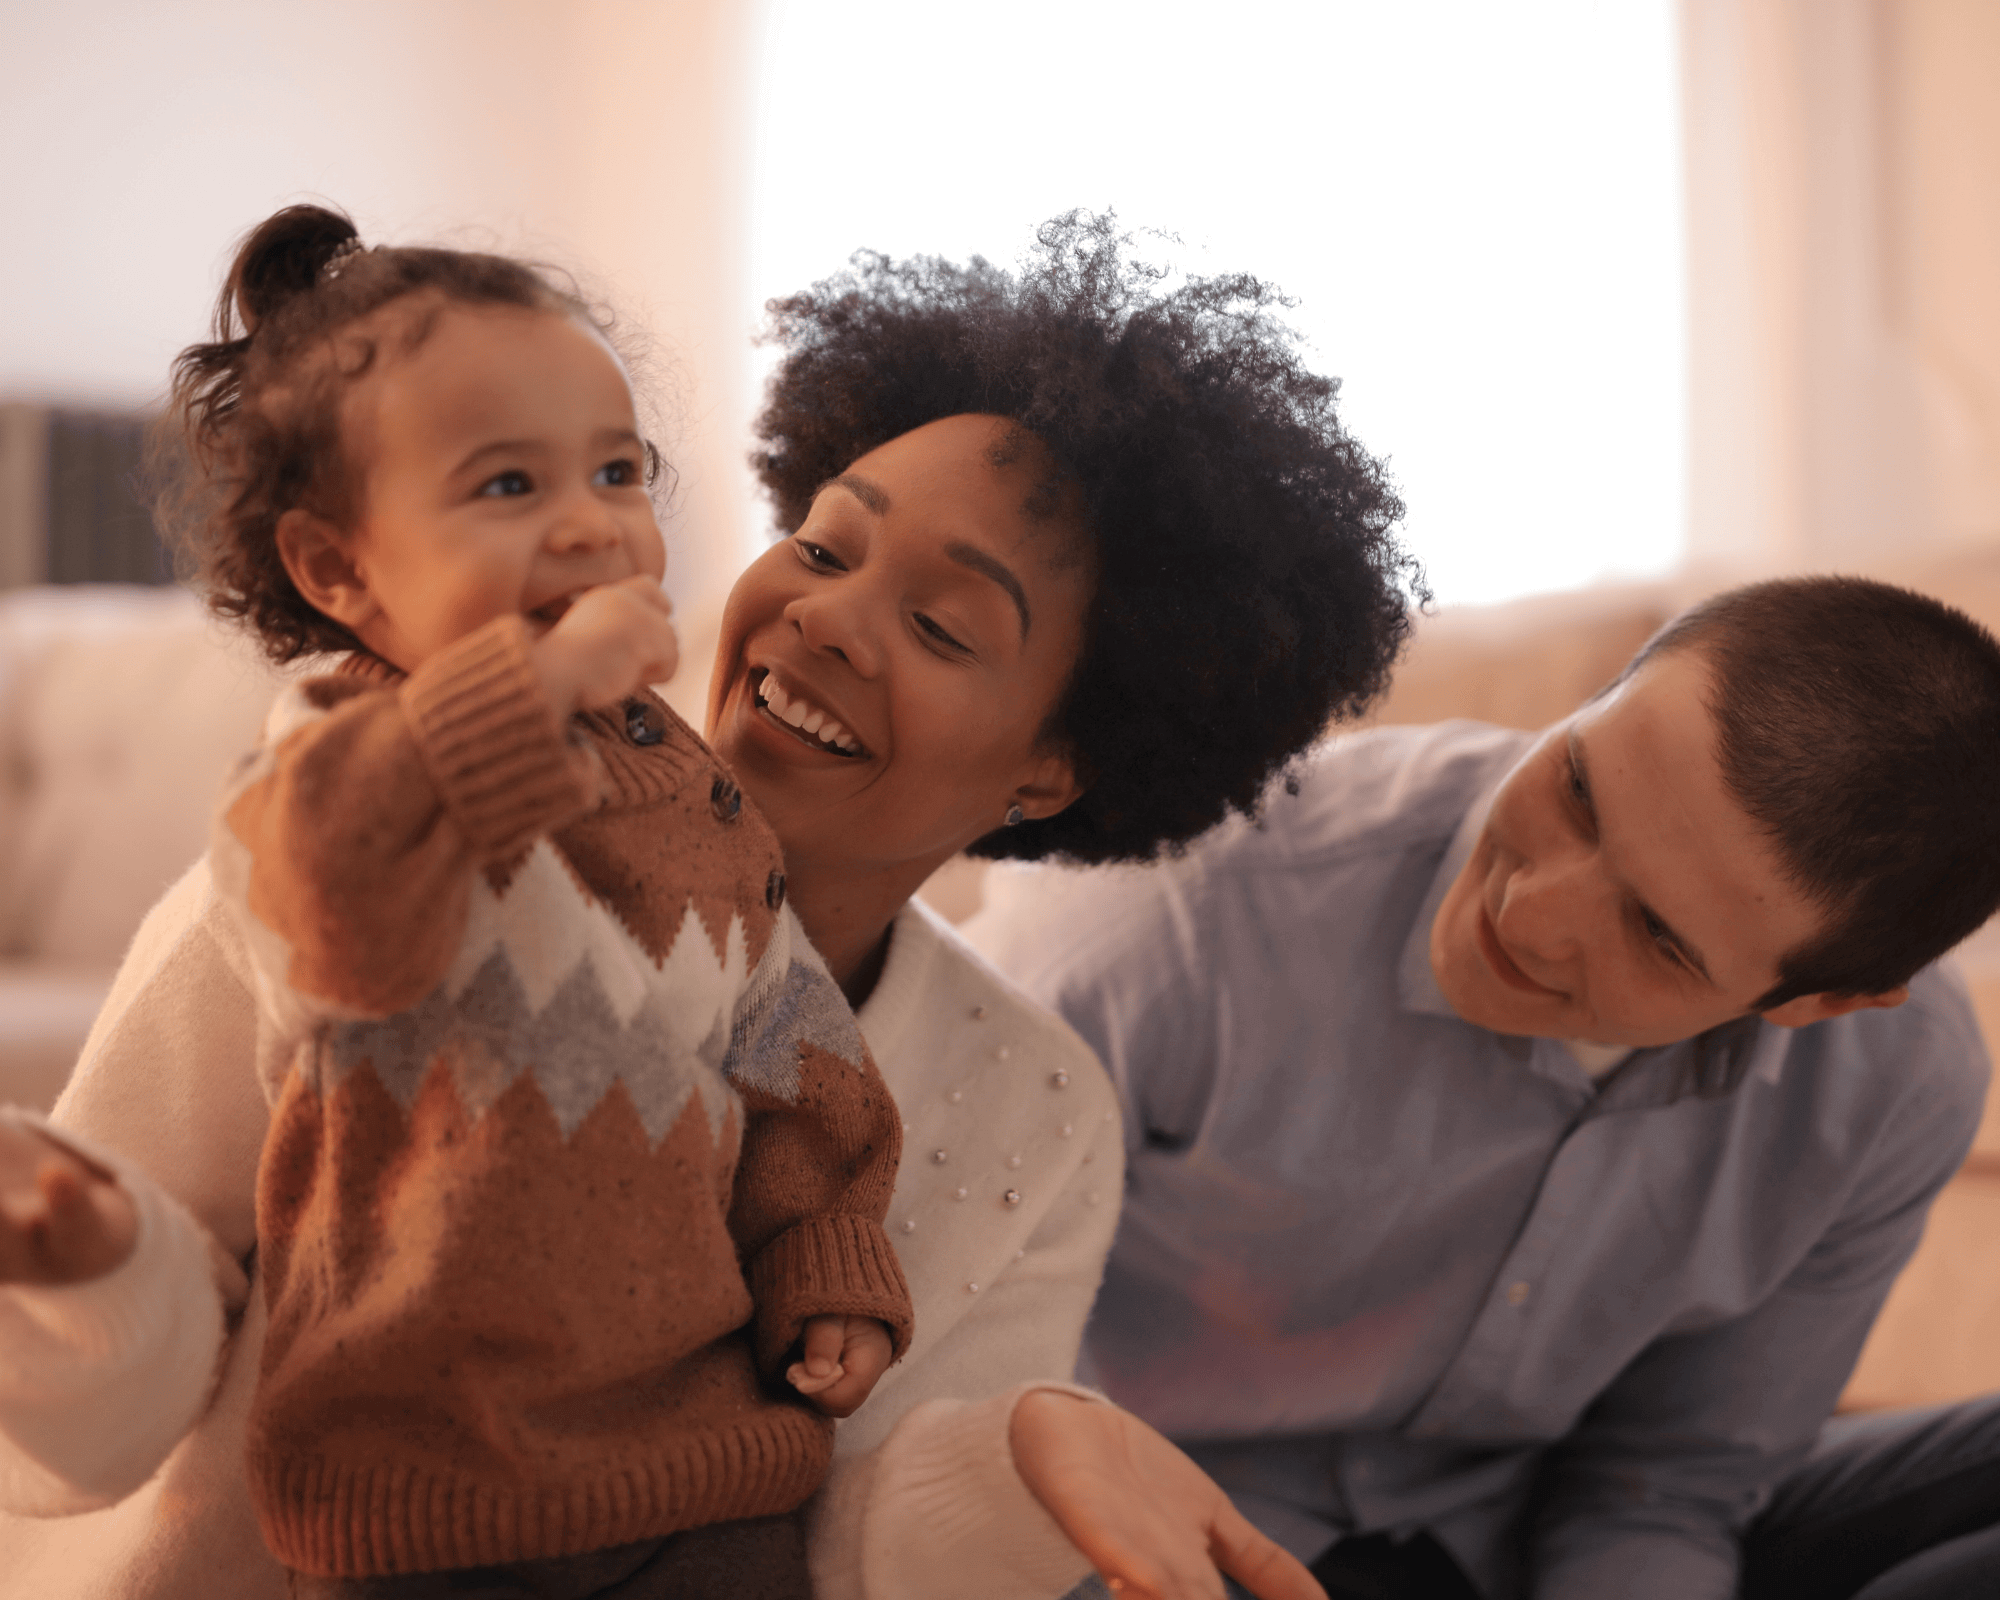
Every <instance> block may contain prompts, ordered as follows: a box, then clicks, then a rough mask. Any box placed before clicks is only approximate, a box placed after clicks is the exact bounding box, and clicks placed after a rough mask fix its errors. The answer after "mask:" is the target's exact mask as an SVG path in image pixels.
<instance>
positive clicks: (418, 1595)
mask: <svg viewBox="0 0 2000 1600" xmlns="http://www.w3.org/2000/svg"><path fill="white" fill-rule="evenodd" d="M290 1576H291V1580H292V1600H751V1597H755V1600H812V1580H811V1578H810V1577H809V1576H808V1574H807V1571H806V1542H805V1534H804V1531H803V1529H802V1527H801V1525H800V1522H799V1519H798V1517H797V1516H789V1517H752V1518H748V1519H746V1520H744V1521H741V1522H718V1523H715V1524H713V1525H712V1526H710V1527H706V1528H690V1529H688V1530H687V1531H686V1532H685V1533H676V1534H671V1535H669V1536H668V1537H667V1538H664V1539H645V1540H641V1541H640V1542H639V1543H638V1544H621V1545H618V1546H615V1547H614V1548H612V1549H609V1550H592V1551H589V1552H588V1553H586V1554H584V1555H579V1556H558V1557H555V1558H554V1559H552V1560H548V1561H513V1562H509V1563H507V1565H505V1566H499V1567H457V1568H453V1569H451V1570H449V1571H445V1572H408V1573H401V1574H398V1575H397V1576H395V1577H389V1578H315V1577H311V1576H309V1575H307V1574H306V1573H303V1572H294V1573H292V1574H291V1575H290Z"/></svg>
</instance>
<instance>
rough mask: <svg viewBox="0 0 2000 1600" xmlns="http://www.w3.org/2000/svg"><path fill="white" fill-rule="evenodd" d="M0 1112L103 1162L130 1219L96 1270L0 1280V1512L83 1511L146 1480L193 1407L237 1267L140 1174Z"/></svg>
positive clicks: (209, 1378)
mask: <svg viewBox="0 0 2000 1600" xmlns="http://www.w3.org/2000/svg"><path fill="white" fill-rule="evenodd" d="M0 1116H4V1117H5V1118H6V1120H7V1121H8V1122H10V1123H12V1124H13V1125H14V1126H16V1127H26V1128H33V1129H35V1130H37V1131H39V1132H42V1133H45V1134H47V1135H48V1136H50V1137H51V1138H53V1139H55V1140H56V1141H57V1142H59V1143H61V1144H64V1145H67V1146H70V1147H72V1148H74V1149H75V1150H76V1151H77V1152H78V1153H79V1154H80V1155H83V1156H86V1157H88V1158H89V1159H90V1160H92V1161H95V1162H97V1163H98V1164H99V1165H101V1166H103V1167H105V1168H107V1169H108V1170H110V1171H111V1172H112V1173H114V1174H115V1175H116V1176H117V1178H118V1181H119V1182H120V1184H122V1185H123V1186H124V1188H125V1191H126V1193H127V1194H129V1195H130V1196H131V1198H132V1202H133V1208H134V1210H135V1212H136V1213H137V1219H138V1228H137V1232H136V1235H135V1237H134V1239H133V1245H132V1253H131V1255H130V1256H128V1257H127V1258H126V1259H125V1260H124V1261H123V1262H121V1263H120V1264H119V1265H118V1266H116V1267H114V1268H113V1269H112V1270H111V1271H110V1272H107V1273H106V1274H104V1275H103V1276H102V1277H100V1278H93V1279H91V1280H90V1281H89V1282H87V1283H78V1284H66V1285H63V1286H61V1287H55V1288H48V1287H40V1286H31V1285H25V1284H16V1285H11V1286H7V1287H4V1288H0V1506H4V1507H5V1508H6V1509H7V1510H10V1511H14V1512H18V1513H22V1514H25V1515H29V1516H62V1515H68V1514H70V1513H73V1512H78V1511H89V1510H94V1509H96V1508H98V1507H100V1506H106V1505H110V1504H112V1503H113V1502H114V1501H117V1500H120V1499H122V1498H123V1497H124V1496H125V1495H127V1494H130V1493H131V1492H132V1491H133V1490H134V1489H136V1488H138V1487H139V1485H140V1484H142V1483H144V1482H145V1481H146V1479H147V1478H149V1477H151V1476H152V1474H153V1472H154V1471H155V1470H156V1469H157V1468H158V1467H159V1465H160V1463H161V1462H163V1461H164V1460H165V1459H166V1458H167V1455H168V1454H169V1453H170V1452H171V1451H172V1449H173V1447H174V1446H175V1444H177V1443H178V1442H179V1441H180V1439H181V1437H182V1435H183V1434H185V1433H186V1432H187V1431H188V1429H189V1428H190V1427H192V1426H193V1424H194V1422H195V1420H196V1418H198V1417H199V1416H200V1415H201V1412H202V1411H203V1409H204V1408H205V1407H206V1406H207V1404H208V1399H209V1395H210V1392H211V1390H212V1389H213V1386H214V1379H215V1373H216V1366H217V1357H218V1355H219V1354H220V1352H221V1349H222V1340H223V1333H224V1328H225V1310H224V1298H225V1295H228V1296H229V1297H230V1298H232V1299H235V1300H238V1301H239V1302H240V1299H241V1295H242V1291H243V1283H244V1280H243V1275H242V1271H241V1269H240V1268H238V1267H237V1266H236V1264H235V1263H234V1262H233V1261H230V1260H229V1259H228V1258H227V1256H226V1255H224V1254H222V1252H221V1251H220V1248H219V1247H218V1246H216V1245H215V1243H214V1241H213V1239H212V1237H211V1236H210V1234H209V1232H208V1230H207V1229H206V1228H204V1227H202V1226H201V1224H200V1223H198V1222H197V1221H195V1219H194V1217H193V1216H192V1215H191V1214H189V1212H188V1211H187V1209H186V1208H185V1207H183V1206H182V1205H181V1204H180V1203H179V1202H178V1201H177V1200H175V1199H173V1198H172V1197H171V1196H170V1195H168V1194H167V1193H166V1192H165V1191H164V1190H163V1189H161V1188H160V1187H159V1185H157V1184H156V1183H154V1182H152V1180H151V1179H149V1178H147V1177H146V1176H145V1175H144V1174H143V1173H139V1172H136V1171H135V1170H134V1169H132V1168H131V1167H130V1166H129V1165H128V1164H127V1163H125V1162H122V1161H120V1160H118V1159H117V1158H115V1157H113V1156H110V1155H109V1154H107V1153H106V1152H104V1151H102V1150H99V1149H96V1148H95V1147H93V1146H90V1145H88V1144H86V1143H85V1142H84V1141H82V1140H80V1139H77V1138H76V1137H75V1136H74V1135H72V1134H70V1133H67V1132H65V1131H63V1130H59V1129H54V1128H50V1127H49V1126H48V1124H47V1123H46V1122H45V1121H44V1120H43V1119H42V1118H40V1117H38V1116H35V1115H33V1114H32V1113H28V1112H23V1111H20V1110H17V1109H15V1108H13V1107H7V1108H4V1110H0Z"/></svg>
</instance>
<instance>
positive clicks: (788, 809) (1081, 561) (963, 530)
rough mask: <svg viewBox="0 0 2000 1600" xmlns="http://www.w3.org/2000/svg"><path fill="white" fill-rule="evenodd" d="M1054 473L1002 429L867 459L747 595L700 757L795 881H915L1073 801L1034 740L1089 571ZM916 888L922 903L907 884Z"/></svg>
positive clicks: (926, 431)
mask: <svg viewBox="0 0 2000 1600" xmlns="http://www.w3.org/2000/svg"><path fill="white" fill-rule="evenodd" d="M1049 476H1050V464H1049V461H1048V457H1047V454H1046V452H1045V451H1044V450H1043V448H1042V447H1041V446H1040V445H1039V444H1038V443H1037V442H1036V441H1035V440H1034V439H1033V437H1032V436H1031V435H1027V434H1025V433H1023V432H1022V431H1021V430H1020V429H1019V428H1017V427H1015V426H1014V425H1013V424H1012V423H1009V422H1008V421H1006V420H1005V419H1004V418H1000V417H990V416H976V415H961V416H953V417H944V418H941V419H939V420H938V421H935V422H930V423H926V424H925V425H924V426H923V427H920V428H916V429H913V430H912V431H910V432H909V433H906V434H903V435H902V436H901V437H899V438H896V439H892V440H890V441H889V442H888V443H887V444H885V445H882V446H881V447H879V448H878V449H875V450H871V451H870V452H869V453H868V454H867V455H865V456H863V457H861V459H860V460H858V461H856V462H855V463H854V464H853V465H852V466H851V467H849V468H848V470H847V471H846V472H844V473H842V474H841V475H840V476H839V477H838V478H835V479H834V480H833V481H832V482H830V483H828V484H826V485H825V486H824V487H823V488H822V489H821V490H820V492H819V494H818V495H817V496H816V497H815V498H814V500H813V504H812V510H811V511H810V513H809V514H808V515H807V517H806V520H805V523H804V525H803V526H802V527H800V529H799V530H798V532H797V533H795V534H794V535H793V536H792V537H791V538H789V539H786V540H783V541H782V542H780V543H778V544H776V545H773V546H772V547H771V548H770V549H769V550H768V551H766V552H765V554H764V555H763V556H762V557H761V558H759V559H758V560H757V561H756V562H755V563H754V564H753V565H752V566H751V567H750V568H749V570H748V571H746V572H745V573H744V574H743V576H742V577H741V578H740V579H738V580H737V584H736V587H735V589H734V590H733V591H732V592H731V594H730V597H729V605H728V608H727V609H726V611H725V612H724V614H723V623H722V637H721V641H720V643H719V645H718V648H717V655H716V671H715V679H714V685H713V687H712V689H711V691H710V695H709V713H708V720H709V740H710V742H711V743H712V744H713V745H714V747H715V749H716V750H717V752H718V753H720V754H721V755H722V757H723V758H724V759H725V760H726V761H728V762H729V764H730V765H731V766H732V767H733V768H734V769H735V771H736V773H737V775H738V777H739V778H741V779H742V781H743V783H744V785H745V787H746V788H747V789H748V790H749V791H750V793H751V795H752V797H753V798H754V799H755V800H756V802H757V804H758V806H759V807H760V808H761V809H762V810H763V812H764V814H765V816H766V817H767V818H768V819H769V820H770V822H771V825H772V826H773V828H775V829H776V830H777V834H778V837H779V839H780V840H781V841H782V842H783V844H784V847H785V854H786V858H787V862H788V864H789V865H790V866H791V868H792V870H793V871H794V872H798V871H800V870H802V869H804V868H806V867H809V866H812V865H819V864H826V865H830V866H835V867H838V868H840V869H843V870H847V869H860V870H868V869H888V870H896V869H903V868H907V869H908V870H909V871H910V873H911V874H912V875H913V876H918V877H920V876H921V875H922V874H927V873H928V871H929V870H930V868H931V867H932V866H935V865H936V864H937V863H938V862H940V861H942V860H944V859H945V858H946V857H948V856H950V855H952V854H953V853H954V852H956V851H958V850H960V849H962V848H963V847H964V846H965V845H967V844H969V843H970V842H971V841H972V840H974V839H977V838H979V837H980V836H981V835H982V834H985V833H988V832H990V831H991V830H992V829H994V828H996V827H998V826H1000V825H1001V823H1002V821H1003V819H1004V818H1005V815H1006V812H1007V809H1008V807H1009V806H1010V805H1016V804H1018V805H1019V806H1020V807H1021V809H1022V812H1023V814H1024V815H1026V816H1028V817H1041V816H1047V815H1050V814H1052V813H1053V812H1055V811H1059V810H1060V809H1062V807H1063V806H1064V805H1067V804H1068V803H1069V801H1070V800H1071V799H1073V798H1074V797H1075V795H1076V793H1077V792H1078V791H1077V786H1076V783H1075V781H1074V778H1073V775H1072V772H1071V767H1070V763H1069V760H1068V757H1067V754H1066V753H1065V752H1063V751H1060V750H1055V749H1051V748H1049V747H1048V746H1047V745H1046V744H1045V743H1044V742H1043V741H1042V739H1041V733H1042V730H1043V727H1044V725H1045V723H1046V722H1047V720H1048V717H1049V715H1050V713H1051V711H1052V710H1053V709H1054V707H1055V704H1056V701H1057V698H1058V696H1060V694H1061V693H1062V691H1063V688H1064V686H1065V685H1066V684H1067V683H1068V681H1069V677H1070V673H1071V671H1072V669H1073V668H1074V666H1075V663H1076V659H1077V653H1078V651H1079V650H1080V649H1081V647H1082V642H1083V618H1084V610H1085V607H1086V606H1087V605H1088V603H1089V600H1090V593H1091V570H1090V564H1089V562H1088V560H1087V559H1085V554H1084V546H1083V537H1084V536H1083V534H1082V532H1081V530H1080V528H1079V525H1078V520H1077V517H1076V515H1075V514H1074V512H1073V510H1070V509H1068V508H1067V507H1066V506H1065V504H1064V501H1063V497H1062V496H1061V495H1060V494H1059V493H1052V491H1051V488H1050V484H1049ZM912 887H914V884H912Z"/></svg>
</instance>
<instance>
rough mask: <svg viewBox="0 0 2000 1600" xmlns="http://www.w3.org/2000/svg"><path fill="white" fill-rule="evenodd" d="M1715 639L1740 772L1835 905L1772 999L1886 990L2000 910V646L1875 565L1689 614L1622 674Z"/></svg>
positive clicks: (1750, 799) (1766, 1004)
mask: <svg viewBox="0 0 2000 1600" xmlns="http://www.w3.org/2000/svg"><path fill="white" fill-rule="evenodd" d="M1686 649H1695V650H1699V651H1700V652H1701V654H1702V656H1703V658H1704V659H1705V661H1706V663H1707V665H1708V667H1709V670H1710V678H1711V687H1710V690H1709V695H1708V710H1709V713H1710V715H1711V716H1712V717H1713V718H1714V720H1715V727H1716V735H1717V754H1718V756H1719V758H1720V761H1721V765H1722V773H1723V778H1724V781H1725V782H1726V783H1727V784H1728V785H1729V788H1730V790H1731V792H1732V793H1733V794H1734V795H1735V796H1736V798H1737V800H1738V801H1739V802H1740V803H1741V804H1742V806H1743V807H1744V809H1745V810H1746V811H1748V812H1749V814H1750V817H1751V820H1752V821H1754V822H1755V823H1756V824H1757V825H1758V826H1759V827H1760V828H1762V829H1763V830H1764V832H1765V833H1766V834H1767V835H1768V836H1769V837H1770V838H1771V840H1772V841H1773V842H1774V843H1775V844H1776V846H1777V849H1778V856H1779V860H1780V863H1781V865H1782V867H1783V869H1784V871H1785V873H1786V874H1787V876H1788V877H1789V878H1790V879H1791V880H1792V882H1793V883H1794V884H1796V885H1797V886H1798V887H1799V888H1800V889H1801V890H1803V891H1804V892H1805V894H1806V895H1807V896H1808V897H1809V898H1810V899H1811V900H1812V901H1814V902H1815V903H1816V904H1818V905H1819V906H1821V907H1823V908H1824V911H1825V920H1824V923H1823V926H1822V927H1821V930H1820V932H1819V934H1818V935H1817V936H1816V937H1814V938H1812V939H1810V940H1808V941H1807V942H1806V943H1805V944H1803V945H1801V946H1799V947H1798V948H1797V949H1794V950H1791V951H1788V952H1787V953H1786V954H1785V956H1784V958H1783V960H1782V961H1780V963H1779V966H1778V981H1777V983H1776V985H1774V986H1773V987H1772V988H1771V989H1769V990H1768V991H1766V992H1765V993H1764V994H1763V995H1761V996H1760V997H1759V998H1758V1000H1757V1002H1756V1005H1755V1009H1756V1010H1759V1011H1765V1010H1769V1009H1771V1008H1772V1007H1774V1006H1780V1005H1783V1004H1784V1003H1785V1002H1786V1001H1788V1000H1791V999H1795V998H1797V997H1798V996H1800V995H1808V994H1822V993H1824V994H1834V995H1870V994H1883V993H1886V992H1888V991H1889V990H1892V989H1896V988H1899V987H1901V986H1902V985H1903V984H1905V983H1907V982H1908V981H1909V980H1910V978H1911V976H1912V975H1913V974H1914V973H1916V971H1917V970H1918V969H1919V968H1921V967H1923V966H1925V965H1926V964H1928V963H1929V962H1931V961H1934V960H1936V959H1937V958H1938V957H1939V956H1941V955H1943V954H1944V953H1945V951H1947V950H1949V949H1950V948H1951V947H1952V946H1953V945H1955V944H1957V943H1958V942H1959V940H1961V939H1963V938H1964V937H1965V936H1966V935H1967V934H1969V933H1971V932H1972V931H1973V930H1974V929H1975V928H1977V927H1978V926H1979V925H1980V924H1981V923H1982V922H1984V921H1985V920H1986V919H1987V918H1988V917H1989V916H1991V915H1992V914H1993V912H1994V910H1995V909H1996V907H2000V644H1996V643H1995V641H1994V638H1993V635H1992V634H1990V633H1988V632H1987V631H1986V629H1984V628H1982V627H1981V626H1980V625H1979V624H1978V623H1976V622H1974V621H1973V620H1972V619H1971V618H1970V617H1968V616H1966V615H1965V614H1964V613H1963V612H1961V611H1956V610H1954V609H1953V608H1952V607H1950V606H1948V605H1945V604H1943V603H1942V602H1941V601H1938V600H1933V599H1931V598H1930V597H1929V596H1927V595H1920V594H1913V593H1911V592H1910V591H1909V590H1907V589H1898V588H1895V587H1893V586H1891V585H1889V584H1886V583H1874V582H1870V581H1868V580H1866V579H1862V578H1832V577H1817V578H1784V579H1778V580H1775V581H1773V582H1769V583H1758V584H1752V585H1750V586H1748V587H1746V588H1741V589H1732V590H1730V591H1728V592H1727V593H1724V594H1719V595H1716V596H1715V597H1713V598H1712V599H1709V600H1705V601H1703V602H1702V603H1701V604H1700V605H1697V606H1695V607H1693V608H1692V609H1691V610H1689V611H1685V612H1683V613H1682V614H1681V615H1680V616H1678V617H1676V618H1675V619H1674V620H1673V621H1671V622H1669V623H1668V624H1667V625H1666V626H1665V627H1664V628H1662V629H1661V630H1660V631H1659V632H1658V633H1657V634H1655V635H1654V636H1653V638H1652V639H1651V640H1650V641H1649V642H1648V643H1647V644H1646V646H1645V648H1644V649H1642V650H1641V651H1640V652H1639V654H1638V655H1637V656H1635V657H1634V658H1633V659H1632V662H1631V663H1630V665H1628V666H1627V667H1626V669H1625V672H1624V673H1623V674H1621V680H1622V678H1623V677H1629V676H1630V675H1631V674H1632V673H1633V672H1634V671H1636V670H1637V669H1638V668H1639V667H1640V666H1641V665H1643V664H1644V663H1645V662H1646V661H1647V660H1649V659H1651V658H1652V657H1654V656H1657V655H1660V654H1662V653H1664V652H1666V651H1669V650H1686Z"/></svg>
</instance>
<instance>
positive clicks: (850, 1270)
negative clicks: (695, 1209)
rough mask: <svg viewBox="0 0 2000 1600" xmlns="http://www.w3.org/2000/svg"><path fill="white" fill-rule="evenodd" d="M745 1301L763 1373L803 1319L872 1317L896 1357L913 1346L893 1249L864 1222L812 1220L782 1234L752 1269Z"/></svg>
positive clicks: (906, 1294) (778, 1360) (795, 1337)
mask: <svg viewBox="0 0 2000 1600" xmlns="http://www.w3.org/2000/svg"><path fill="white" fill-rule="evenodd" d="M750 1296H751V1298H752V1299H753V1300H754V1301H755V1302H756V1305H757V1364H758V1367H759V1368H760V1370H762V1371H763V1372H765V1373H766V1374H770V1373H774V1372H776V1371H777V1370H778V1368H779V1366H780V1365H781V1364H782V1363H783V1362H784V1359H785V1355H786V1353H787V1352H788V1351H789V1350H790V1349H791V1348H792V1346H793V1345H795V1344H797V1343H798V1341H799V1337H800V1334H801V1333H802V1331H803V1330H804V1327H805V1321H806V1318H808V1317H834V1316H847V1317H873V1318H875V1319H876V1320H877V1321H878V1322H883V1323H886V1324H888V1328H889V1338H890V1341H891V1343H892V1344H893V1345H894V1346H895V1353H896V1357H897V1359H901V1357H902V1354H903V1352H904V1351H905V1350H907V1349H909V1347H910V1333H911V1329H912V1326H913V1316H912V1313H911V1310H910V1288H909V1285H908V1284H907V1283H905V1282H904V1281H903V1267H902V1263H901V1262H899V1261H898V1260H897V1259H896V1250H895V1246H893V1245H892V1244H890V1243H889V1236H888V1235H887V1234H885V1233H884V1232H883V1231H882V1225H881V1224H880V1223H878V1222H876V1221H874V1220H873V1219H872V1218H869V1217H856V1216H848V1215H842V1214H836V1215H834V1216H829V1217H811V1218H808V1219H807V1220H806V1221H804V1222H801V1223H799V1224H798V1225H797V1226H796V1227H793V1228H790V1229H787V1230H786V1231H785V1232H784V1233H781V1234H779V1235H778V1237H777V1238H775V1239H773V1240H772V1241H771V1242H770V1243H769V1244H768V1245H766V1246H765V1247H764V1249H763V1251H762V1252H761V1253H760V1254H759V1255H758V1257H757V1259H756V1260H755V1261H754V1262H753V1263H751V1267H750Z"/></svg>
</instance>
